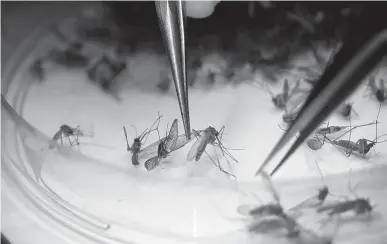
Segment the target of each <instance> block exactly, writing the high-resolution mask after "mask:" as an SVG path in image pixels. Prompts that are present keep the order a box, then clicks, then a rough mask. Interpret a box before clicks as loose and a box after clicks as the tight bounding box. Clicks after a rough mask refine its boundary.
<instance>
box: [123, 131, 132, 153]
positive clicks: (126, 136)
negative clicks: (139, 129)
mask: <svg viewBox="0 0 387 244" xmlns="http://www.w3.org/2000/svg"><path fill="white" fill-rule="evenodd" d="M122 128H123V129H124V134H125V139H126V151H128V152H129V151H130V149H131V148H130V146H129V142H128V134H127V132H126V128H125V126H122Z"/></svg>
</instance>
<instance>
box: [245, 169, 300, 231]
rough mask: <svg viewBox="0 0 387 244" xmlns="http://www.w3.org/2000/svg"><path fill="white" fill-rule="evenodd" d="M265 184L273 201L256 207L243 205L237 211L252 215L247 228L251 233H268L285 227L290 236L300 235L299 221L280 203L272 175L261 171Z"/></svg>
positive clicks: (248, 215)
mask: <svg viewBox="0 0 387 244" xmlns="http://www.w3.org/2000/svg"><path fill="white" fill-rule="evenodd" d="M261 177H262V179H263V184H265V187H266V188H267V189H269V191H270V193H271V194H272V197H273V200H274V201H273V202H271V203H267V204H263V205H260V206H258V207H254V206H251V205H241V206H239V207H238V209H237V211H238V213H239V214H241V215H242V216H247V217H250V220H251V221H250V222H249V224H248V226H247V230H248V232H250V233H268V232H270V231H277V230H278V229H282V228H285V229H286V230H287V236H288V237H294V236H298V235H299V232H300V230H299V228H298V224H297V222H296V221H295V220H294V219H293V218H292V217H290V216H288V215H287V214H286V213H285V212H284V209H283V207H282V205H281V203H280V197H279V194H278V192H277V191H276V189H275V188H274V186H273V184H272V182H271V179H270V177H269V176H268V175H267V174H266V173H265V172H263V171H262V172H261Z"/></svg>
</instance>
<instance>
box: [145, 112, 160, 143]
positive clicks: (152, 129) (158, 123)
mask: <svg viewBox="0 0 387 244" xmlns="http://www.w3.org/2000/svg"><path fill="white" fill-rule="evenodd" d="M161 117H163V116H162V115H160V113H158V118H157V119H156V121H155V122H154V123H153V125H152V126H151V127H150V130H149V131H148V132H147V133H146V137H145V141H144V142H143V144H145V143H146V142H147V140H148V137H149V134H150V133H151V132H153V131H155V130H158V128H159V126H160V120H161ZM156 122H157V126H156V128H153V126H154V125H155V124H156Z"/></svg>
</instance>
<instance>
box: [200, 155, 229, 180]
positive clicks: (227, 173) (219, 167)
mask: <svg viewBox="0 0 387 244" xmlns="http://www.w3.org/2000/svg"><path fill="white" fill-rule="evenodd" d="M204 153H205V154H206V155H207V156H208V157H209V158H210V160H211V161H212V163H213V164H214V165H215V166H216V167H217V168H218V169H219V170H220V172H223V173H225V174H226V175H228V176H232V177H234V178H236V176H235V175H233V174H231V173H229V172H227V171H225V170H224V169H223V168H222V166H221V165H220V162H219V158H217V162H218V163H216V162H215V161H214V160H213V159H212V158H211V156H210V155H209V154H208V153H207V152H206V151H204Z"/></svg>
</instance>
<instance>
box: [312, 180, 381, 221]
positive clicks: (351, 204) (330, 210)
mask: <svg viewBox="0 0 387 244" xmlns="http://www.w3.org/2000/svg"><path fill="white" fill-rule="evenodd" d="M357 186H358V184H357ZM357 186H356V187H357ZM348 189H349V191H350V192H351V193H352V194H353V195H354V197H355V198H354V199H352V200H350V199H346V200H344V201H343V200H341V201H338V202H335V203H331V204H325V205H323V206H320V207H318V208H317V210H316V211H317V213H326V214H327V215H328V216H334V215H341V214H343V213H346V212H349V211H354V213H355V215H357V216H358V215H362V214H365V213H371V212H372V210H373V209H374V208H375V207H376V205H371V203H370V200H369V199H368V198H362V197H358V196H357V195H356V194H355V193H354V189H352V187H351V184H350V182H349V184H348Z"/></svg>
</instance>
